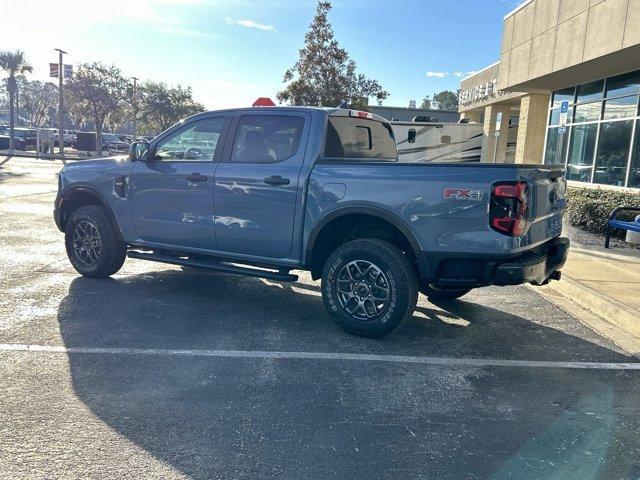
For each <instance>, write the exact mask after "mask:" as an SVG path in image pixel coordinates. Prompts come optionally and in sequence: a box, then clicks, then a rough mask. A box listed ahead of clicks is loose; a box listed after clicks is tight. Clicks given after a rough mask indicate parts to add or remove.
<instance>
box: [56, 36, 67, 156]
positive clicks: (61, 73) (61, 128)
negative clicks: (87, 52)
mask: <svg viewBox="0 0 640 480" xmlns="http://www.w3.org/2000/svg"><path fill="white" fill-rule="evenodd" d="M54 50H55V51H57V52H58V53H59V55H58V94H59V95H60V98H59V100H58V151H59V152H60V155H61V156H63V157H64V91H63V87H62V79H63V76H64V65H63V63H62V55H63V54H65V53H67V52H65V51H64V50H61V49H59V48H54Z"/></svg>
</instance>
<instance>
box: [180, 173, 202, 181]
mask: <svg viewBox="0 0 640 480" xmlns="http://www.w3.org/2000/svg"><path fill="white" fill-rule="evenodd" d="M185 178H186V179H187V182H206V181H207V176H206V175H200V174H199V173H192V174H190V175H187V176H186V177H185Z"/></svg>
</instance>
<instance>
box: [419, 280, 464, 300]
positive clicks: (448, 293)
mask: <svg viewBox="0 0 640 480" xmlns="http://www.w3.org/2000/svg"><path fill="white" fill-rule="evenodd" d="M471 290H472V289H471V288H447V287H436V286H435V285H433V284H431V283H427V284H424V285H421V286H420V293H422V294H423V295H426V296H427V297H428V298H429V299H430V300H455V299H456V298H460V297H461V296H463V295H466V294H467V293H469V292H470V291H471Z"/></svg>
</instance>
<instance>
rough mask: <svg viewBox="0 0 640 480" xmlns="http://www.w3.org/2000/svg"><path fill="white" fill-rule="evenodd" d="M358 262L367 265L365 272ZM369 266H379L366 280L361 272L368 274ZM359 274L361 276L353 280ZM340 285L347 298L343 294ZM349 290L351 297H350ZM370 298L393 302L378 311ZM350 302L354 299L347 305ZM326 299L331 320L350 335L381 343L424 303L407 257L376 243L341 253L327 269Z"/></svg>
mask: <svg viewBox="0 0 640 480" xmlns="http://www.w3.org/2000/svg"><path fill="white" fill-rule="evenodd" d="M356 261H357V262H362V263H361V264H359V265H360V266H358V264H355V262H356ZM367 265H373V267H374V268H368V271H369V273H368V274H367V275H364V276H360V275H361V274H360V273H358V272H361V271H362V268H365V269H367ZM345 268H346V270H345ZM353 269H355V272H356V275H353V273H352V272H354V270H353ZM380 274H382V275H380ZM369 275H370V277H369ZM359 276H360V278H359V279H357V278H356V277H359ZM373 277H375V280H374V279H373ZM344 278H353V280H344ZM339 282H340V283H339ZM338 285H340V287H341V290H342V293H341V292H339V291H338ZM379 285H382V287H379ZM384 285H386V289H385V288H384ZM371 287H373V288H371ZM346 288H348V289H349V290H350V292H348V293H345V292H344V290H345V289H346ZM380 288H381V290H380ZM356 289H360V290H356ZM368 292H370V293H371V294H373V297H374V298H375V297H376V295H378V296H379V297H385V298H387V301H386V302H384V303H382V302H381V303H380V304H379V305H378V304H377V303H376V301H374V300H372V299H371V298H367V295H368V296H369V297H371V296H372V295H371V294H370V293H368ZM359 295H362V297H360V296H359ZM348 296H350V298H349V300H348V301H346V302H345V298H346V297H348ZM322 299H323V301H324V305H325V308H326V309H327V312H329V315H330V316H331V318H333V320H334V321H335V322H336V323H337V324H338V325H339V326H340V327H341V328H343V329H344V330H346V331H347V332H349V333H352V334H354V335H359V336H361V337H368V338H381V337H383V336H385V335H387V334H388V333H391V332H392V331H394V330H396V329H397V328H399V327H400V326H401V325H402V324H403V323H404V322H405V321H406V320H407V318H409V317H411V315H413V311H414V309H415V307H416V302H417V301H418V282H417V278H416V273H415V270H414V269H413V267H412V266H411V262H410V261H409V259H408V258H407V257H406V255H404V254H403V253H402V252H401V251H400V250H399V249H398V248H397V247H396V246H395V245H393V244H392V243H389V242H386V241H384V240H378V239H373V238H365V239H361V240H353V241H351V242H347V243H345V244H343V245H341V246H340V247H338V248H337V249H336V250H335V251H334V252H333V253H332V254H331V256H330V257H329V259H328V260H327V262H326V263H325V265H324V268H323V272H322ZM362 299H364V300H362ZM354 302H355V303H356V304H358V306H356V307H354ZM360 305H362V306H360ZM348 308H349V309H351V311H349V309H348ZM363 317H364V318H363Z"/></svg>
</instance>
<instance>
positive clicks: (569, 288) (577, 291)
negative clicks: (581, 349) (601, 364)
mask: <svg viewBox="0 0 640 480" xmlns="http://www.w3.org/2000/svg"><path fill="white" fill-rule="evenodd" d="M536 290H539V293H542V294H543V296H544V297H545V298H546V299H547V300H549V301H551V302H553V303H555V304H556V305H558V306H559V307H560V308H563V309H564V310H569V309H570V308H566V307H567V305H568V303H569V304H574V305H575V306H577V307H580V308H582V309H584V310H586V311H587V312H589V314H590V318H591V320H589V321H583V323H585V324H587V325H588V326H589V327H591V328H592V329H594V330H595V331H597V332H598V333H600V334H601V335H603V336H605V337H607V338H609V339H610V340H611V341H613V342H614V343H616V344H617V345H619V346H621V347H623V348H625V350H627V351H631V353H634V354H636V355H637V354H638V353H640V347H638V346H639V345H640V310H637V309H635V308H632V307H629V306H628V305H624V304H623V303H620V302H618V301H617V300H614V299H612V298H610V297H607V296H606V295H603V294H602V293H600V292H597V291H596V290H594V289H592V288H590V287H588V286H586V285H583V284H582V283H580V282H578V281H576V280H574V279H572V278H570V277H568V276H566V275H563V277H562V280H560V281H557V282H551V283H549V284H548V285H546V286H544V287H537V288H536ZM558 295H560V296H561V297H563V298H562V299H559V298H558ZM569 313H573V312H571V311H569ZM594 315H595V316H597V317H599V318H600V319H602V321H603V322H597V321H595V322H594V321H593V318H592V317H593V316H594ZM578 320H581V321H582V320H583V319H582V318H578ZM611 327H613V328H611ZM612 333H614V335H611V334H612ZM624 336H627V337H629V336H630V337H632V338H623V337H624ZM630 347H631V348H630Z"/></svg>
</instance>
